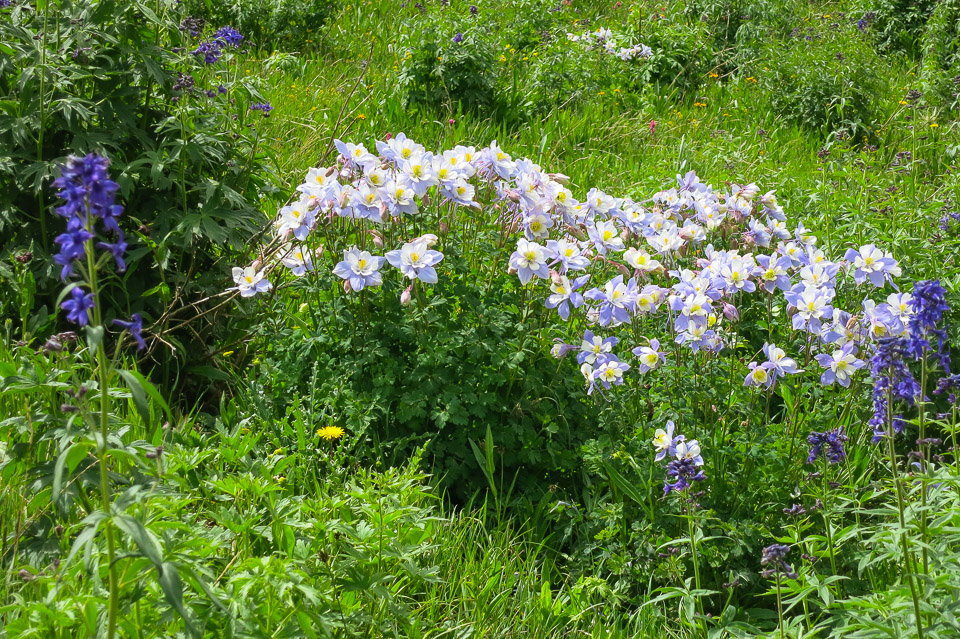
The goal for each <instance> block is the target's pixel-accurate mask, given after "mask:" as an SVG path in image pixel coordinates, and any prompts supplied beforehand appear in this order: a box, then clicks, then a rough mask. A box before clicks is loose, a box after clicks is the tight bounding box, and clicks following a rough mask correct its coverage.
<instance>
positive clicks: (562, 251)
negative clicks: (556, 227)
mask: <svg viewBox="0 0 960 639" xmlns="http://www.w3.org/2000/svg"><path fill="white" fill-rule="evenodd" d="M547 251H548V252H549V253H550V256H551V257H552V258H555V259H556V260H557V261H558V262H559V264H558V266H557V270H558V271H559V272H560V274H561V275H564V274H566V272H567V271H568V270H569V271H583V270H585V269H586V268H587V267H588V266H590V258H588V257H587V256H585V255H582V254H581V252H580V246H579V245H578V244H577V243H576V241H574V240H567V239H562V240H547Z"/></svg>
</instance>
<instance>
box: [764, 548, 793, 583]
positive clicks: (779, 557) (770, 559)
mask: <svg viewBox="0 0 960 639" xmlns="http://www.w3.org/2000/svg"><path fill="white" fill-rule="evenodd" d="M789 553H790V546H787V545H786V544H772V545H770V546H767V547H766V548H764V549H763V554H762V555H761V557H760V565H761V566H766V567H767V568H766V569H764V570H763V572H761V573H760V576H762V577H763V578H764V579H769V578H770V577H775V576H783V577H786V578H787V579H796V578H797V577H798V575H797V573H796V572H794V570H793V567H792V566H790V564H788V563H787V560H786V557H787V554H789Z"/></svg>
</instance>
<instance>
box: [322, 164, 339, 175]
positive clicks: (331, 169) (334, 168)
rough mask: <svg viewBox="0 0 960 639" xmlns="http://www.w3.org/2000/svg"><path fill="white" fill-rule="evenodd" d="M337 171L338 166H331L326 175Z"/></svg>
mask: <svg viewBox="0 0 960 639" xmlns="http://www.w3.org/2000/svg"><path fill="white" fill-rule="evenodd" d="M336 172H337V167H335V166H331V167H330V168H329V169H327V172H326V173H325V174H324V177H330V176H331V175H333V174H334V173H336Z"/></svg>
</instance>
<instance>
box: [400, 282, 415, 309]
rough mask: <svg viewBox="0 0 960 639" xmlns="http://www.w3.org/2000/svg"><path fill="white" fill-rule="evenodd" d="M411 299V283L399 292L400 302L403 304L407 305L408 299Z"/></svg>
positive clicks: (408, 303)
mask: <svg viewBox="0 0 960 639" xmlns="http://www.w3.org/2000/svg"><path fill="white" fill-rule="evenodd" d="M412 299H413V284H411V285H410V286H408V287H407V288H405V289H403V293H400V303H401V304H402V305H404V306H409V305H410V301H411V300H412Z"/></svg>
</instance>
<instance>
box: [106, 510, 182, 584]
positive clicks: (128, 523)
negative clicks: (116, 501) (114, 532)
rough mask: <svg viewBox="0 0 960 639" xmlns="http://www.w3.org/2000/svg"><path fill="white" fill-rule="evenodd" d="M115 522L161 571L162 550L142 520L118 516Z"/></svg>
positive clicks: (128, 516)
mask: <svg viewBox="0 0 960 639" xmlns="http://www.w3.org/2000/svg"><path fill="white" fill-rule="evenodd" d="M114 521H115V523H116V525H117V528H119V529H120V530H122V531H123V532H125V533H126V534H127V536H129V537H130V539H132V540H133V543H135V544H137V548H139V549H140V552H142V553H143V555H144V556H145V557H146V558H147V559H149V560H150V561H152V562H153V565H154V566H156V567H157V570H160V568H161V566H162V565H163V559H162V558H161V557H160V549H159V548H158V547H157V542H156V541H155V540H154V539H153V536H152V535H151V534H150V533H149V532H147V529H146V528H144V526H143V524H142V523H141V522H140V520H139V519H136V518H135V517H131V516H130V515H118V516H117V517H115V518H114ZM178 581H179V577H178Z"/></svg>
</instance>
